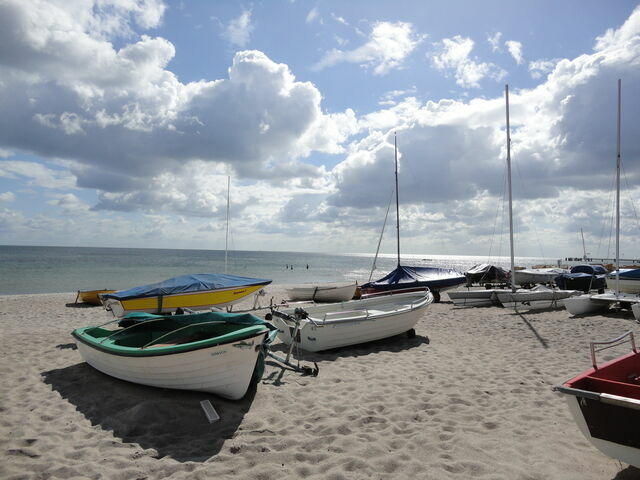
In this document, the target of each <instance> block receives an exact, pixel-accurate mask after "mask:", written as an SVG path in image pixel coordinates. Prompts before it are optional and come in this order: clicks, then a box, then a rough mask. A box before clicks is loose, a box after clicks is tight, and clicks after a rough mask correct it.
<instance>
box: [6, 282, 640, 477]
mask: <svg viewBox="0 0 640 480" xmlns="http://www.w3.org/2000/svg"><path fill="white" fill-rule="evenodd" d="M284 287H285V286H278V285H276V286H273V285H272V286H270V287H269V288H268V289H267V296H266V297H262V298H261V303H262V304H263V305H264V303H265V302H266V303H267V304H268V303H269V300H270V298H274V299H275V301H279V300H280V299H282V298H284V296H285V295H284ZM443 297H444V298H443V300H447V299H446V295H443ZM74 299H75V293H68V294H46V295H10V296H0V322H2V358H3V361H2V363H1V365H0V372H1V373H0V375H1V376H0V378H1V380H2V381H1V382H0V399H1V402H0V411H1V414H0V451H1V461H0V478H2V479H9V478H10V479H18V478H25V479H26V478H29V479H30V478H34V479H35V478H37V479H40V478H42V479H45V478H65V479H71V478H78V479H79V478H90V479H98V478H102V479H161V478H172V479H173V478H189V479H199V478H202V479H204V478H208V479H209V478H230V477H237V478H251V479H260V480H266V479H299V478H322V479H325V478H326V479H336V480H337V479H370V478H372V479H375V478H385V479H386V478H400V479H402V478H425V479H469V478H474V479H475V478H478V479H581V480H587V479H617V480H623V479H634V478H636V479H637V478H640V470H638V469H636V468H634V467H630V466H627V465H625V464H621V463H620V462H618V461H617V460H613V459H611V458H608V457H606V456H604V455H603V454H601V453H600V452H599V451H598V450H596V449H595V448H594V447H592V446H591V444H590V443H588V441H587V440H586V439H585V438H584V437H583V436H582V435H581V433H580V432H579V431H578V429H577V427H576V425H575V423H574V422H573V419H572V418H571V416H570V414H569V411H568V409H567V407H566V405H565V401H564V399H562V398H561V397H560V396H558V394H556V393H554V392H552V386H553V385H555V384H558V383H560V382H561V381H563V380H566V379H568V378H570V377H572V376H574V375H576V374H577V373H579V372H581V371H583V370H585V369H586V368H587V367H588V366H589V364H590V358H589V350H588V342H589V341H590V340H593V339H597V340H604V339H609V338H613V337H615V336H617V335H619V334H621V333H622V332H624V331H626V330H629V329H631V330H633V331H634V332H636V334H638V335H639V336H640V328H639V326H638V325H637V323H636V322H635V321H634V320H633V316H632V315H631V314H630V313H629V312H627V313H610V314H607V315H606V316H604V315H597V316H589V317H582V318H576V317H571V316H570V315H569V314H568V312H566V311H565V310H554V311H544V312H538V313H525V314H516V313H514V312H512V311H508V310H505V309H501V308H497V307H490V308H475V309H464V308H455V307H454V306H453V304H452V303H449V302H447V301H444V302H443V303H439V304H433V305H431V306H430V307H429V308H428V309H427V313H426V314H425V315H424V317H423V318H422V319H421V320H420V322H419V323H418V325H417V327H416V332H417V336H416V337H415V338H413V339H409V338H408V337H406V336H404V335H401V336H397V337H393V338H389V339H386V340H381V341H377V342H372V343H369V344H364V345H359V346H354V347H348V348H342V349H337V350H333V351H329V352H325V353H316V354H311V353H303V355H302V357H303V361H304V362H307V363H308V362H317V364H318V366H319V367H320V374H319V375H318V377H315V378H314V377H305V376H301V375H300V374H298V373H295V372H292V371H288V370H287V371H285V370H283V369H282V368H280V366H278V365H277V364H276V363H275V362H273V361H269V362H268V364H267V368H266V370H265V374H264V377H263V379H262V381H261V382H260V383H259V384H258V385H257V386H256V388H254V389H251V390H250V391H249V393H248V394H247V396H246V397H245V398H244V399H242V400H241V401H235V402H234V401H228V400H223V399H220V398H218V397H216V396H214V395H209V394H203V393H197V392H182V391H175V390H165V389H156V388H151V387H144V386H140V385H136V384H131V383H127V382H124V381H120V380H117V379H114V378H111V377H108V376H106V375H104V374H102V373H100V372H98V371H96V370H94V369H93V368H91V367H90V366H89V365H87V364H86V363H84V362H82V359H81V358H80V355H79V353H78V351H77V350H76V348H75V344H74V342H73V340H72V338H71V336H70V332H71V330H72V329H74V328H76V327H80V326H86V325H91V324H98V323H102V322H104V321H105V320H106V314H105V311H104V310H103V309H102V308H101V307H73V306H67V305H66V304H68V303H71V302H73V301H74ZM275 349H276V350H280V351H283V350H284V346H283V345H282V344H276V347H275ZM623 350H624V347H623ZM620 353H623V352H617V351H612V352H611V353H610V354H606V352H605V353H604V354H603V356H602V358H603V359H607V358H611V357H612V356H616V355H619V354H620ZM204 399H209V400H210V401H211V403H212V404H213V405H214V407H215V408H216V410H217V411H218V413H219V414H220V416H221V420H220V421H219V422H217V423H214V424H209V423H208V422H207V420H206V418H205V415H204V413H203V411H202V410H201V408H200V404H199V403H200V401H201V400H204ZM639 434H640V433H639Z"/></svg>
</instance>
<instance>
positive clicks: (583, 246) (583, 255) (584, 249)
mask: <svg viewBox="0 0 640 480" xmlns="http://www.w3.org/2000/svg"><path fill="white" fill-rule="evenodd" d="M580 235H581V236H582V260H584V261H585V262H586V261H587V247H585V245H584V232H583V231H582V229H580Z"/></svg>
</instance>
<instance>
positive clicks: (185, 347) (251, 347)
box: [72, 312, 276, 400]
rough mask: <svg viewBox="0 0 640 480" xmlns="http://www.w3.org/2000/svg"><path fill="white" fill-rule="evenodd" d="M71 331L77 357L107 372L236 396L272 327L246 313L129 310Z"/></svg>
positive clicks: (253, 372) (257, 374)
mask: <svg viewBox="0 0 640 480" xmlns="http://www.w3.org/2000/svg"><path fill="white" fill-rule="evenodd" d="M116 322H117V324H116ZM113 325H116V327H117V328H108V327H112V326H113ZM72 335H73V338H74V339H75V341H76V344H77V345H78V351H79V352H80V355H81V356H82V358H83V359H84V360H85V361H86V362H87V363H88V364H89V365H91V366H92V367H94V368H95V369H97V370H100V371H101V372H103V373H106V374H107V375H110V376H112V377H116V378H119V379H121V380H126V381H129V382H134V383H139V384H142V385H150V386H153V387H162V388H174V389H181V390H196V391H202V392H208V393H213V394H216V395H219V396H221V397H224V398H229V399H232V400H237V399H240V398H242V397H243V396H244V395H245V393H246V392H247V390H248V388H249V386H250V384H251V383H252V382H257V381H259V379H260V378H261V377H262V372H263V369H264V357H265V355H266V353H267V346H268V344H269V343H270V342H271V341H272V340H273V339H274V338H275V335H276V329H275V327H273V326H272V325H271V324H269V323H268V322H265V321H264V320H262V319H260V318H258V317H256V316H254V315H251V314H248V313H244V314H242V313H222V312H206V313H194V314H186V315H153V314H148V313H132V314H129V315H127V316H126V317H124V318H122V319H120V320H114V321H113V322H110V323H108V324H104V325H100V326H93V327H84V328H78V329H76V330H74V331H73V332H72Z"/></svg>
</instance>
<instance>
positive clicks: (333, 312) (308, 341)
mask: <svg viewBox="0 0 640 480" xmlns="http://www.w3.org/2000/svg"><path fill="white" fill-rule="evenodd" d="M432 301H433V295H432V294H431V293H430V292H429V293H427V294H425V293H424V292H414V293H401V294H395V295H385V296H380V297H377V298H375V297H374V298H367V299H362V300H353V301H350V302H343V303H336V304H330V305H314V306H311V307H308V308H305V311H306V312H307V313H308V314H309V319H303V320H300V322H301V328H300V331H299V342H298V344H299V346H300V348H302V349H304V350H306V351H309V352H318V351H321V350H328V349H331V348H337V347H344V346H348V345H356V344H359V343H364V342H370V341H373V340H379V339H382V338H387V337H392V336H394V335H398V334H401V333H404V332H406V331H408V330H411V329H412V328H413V327H415V325H416V323H418V320H420V317H421V316H422V315H423V314H424V311H425V309H426V307H427V306H428V305H429V304H430V303H431V302H432ZM281 311H282V312H283V313H286V314H289V315H293V314H294V311H293V309H283V310H281ZM314 323H315V324H314ZM273 324H274V325H275V326H276V327H278V337H279V338H280V339H281V340H282V341H283V342H284V343H286V344H288V345H289V344H291V342H292V335H294V332H295V324H294V323H293V322H291V321H289V320H284V319H282V318H280V317H277V316H274V317H273Z"/></svg>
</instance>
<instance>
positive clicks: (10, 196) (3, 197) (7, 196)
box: [0, 192, 16, 203]
mask: <svg viewBox="0 0 640 480" xmlns="http://www.w3.org/2000/svg"><path fill="white" fill-rule="evenodd" d="M15 200H16V195H15V194H14V193H13V192H2V193H0V202H4V203H10V202H15Z"/></svg>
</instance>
